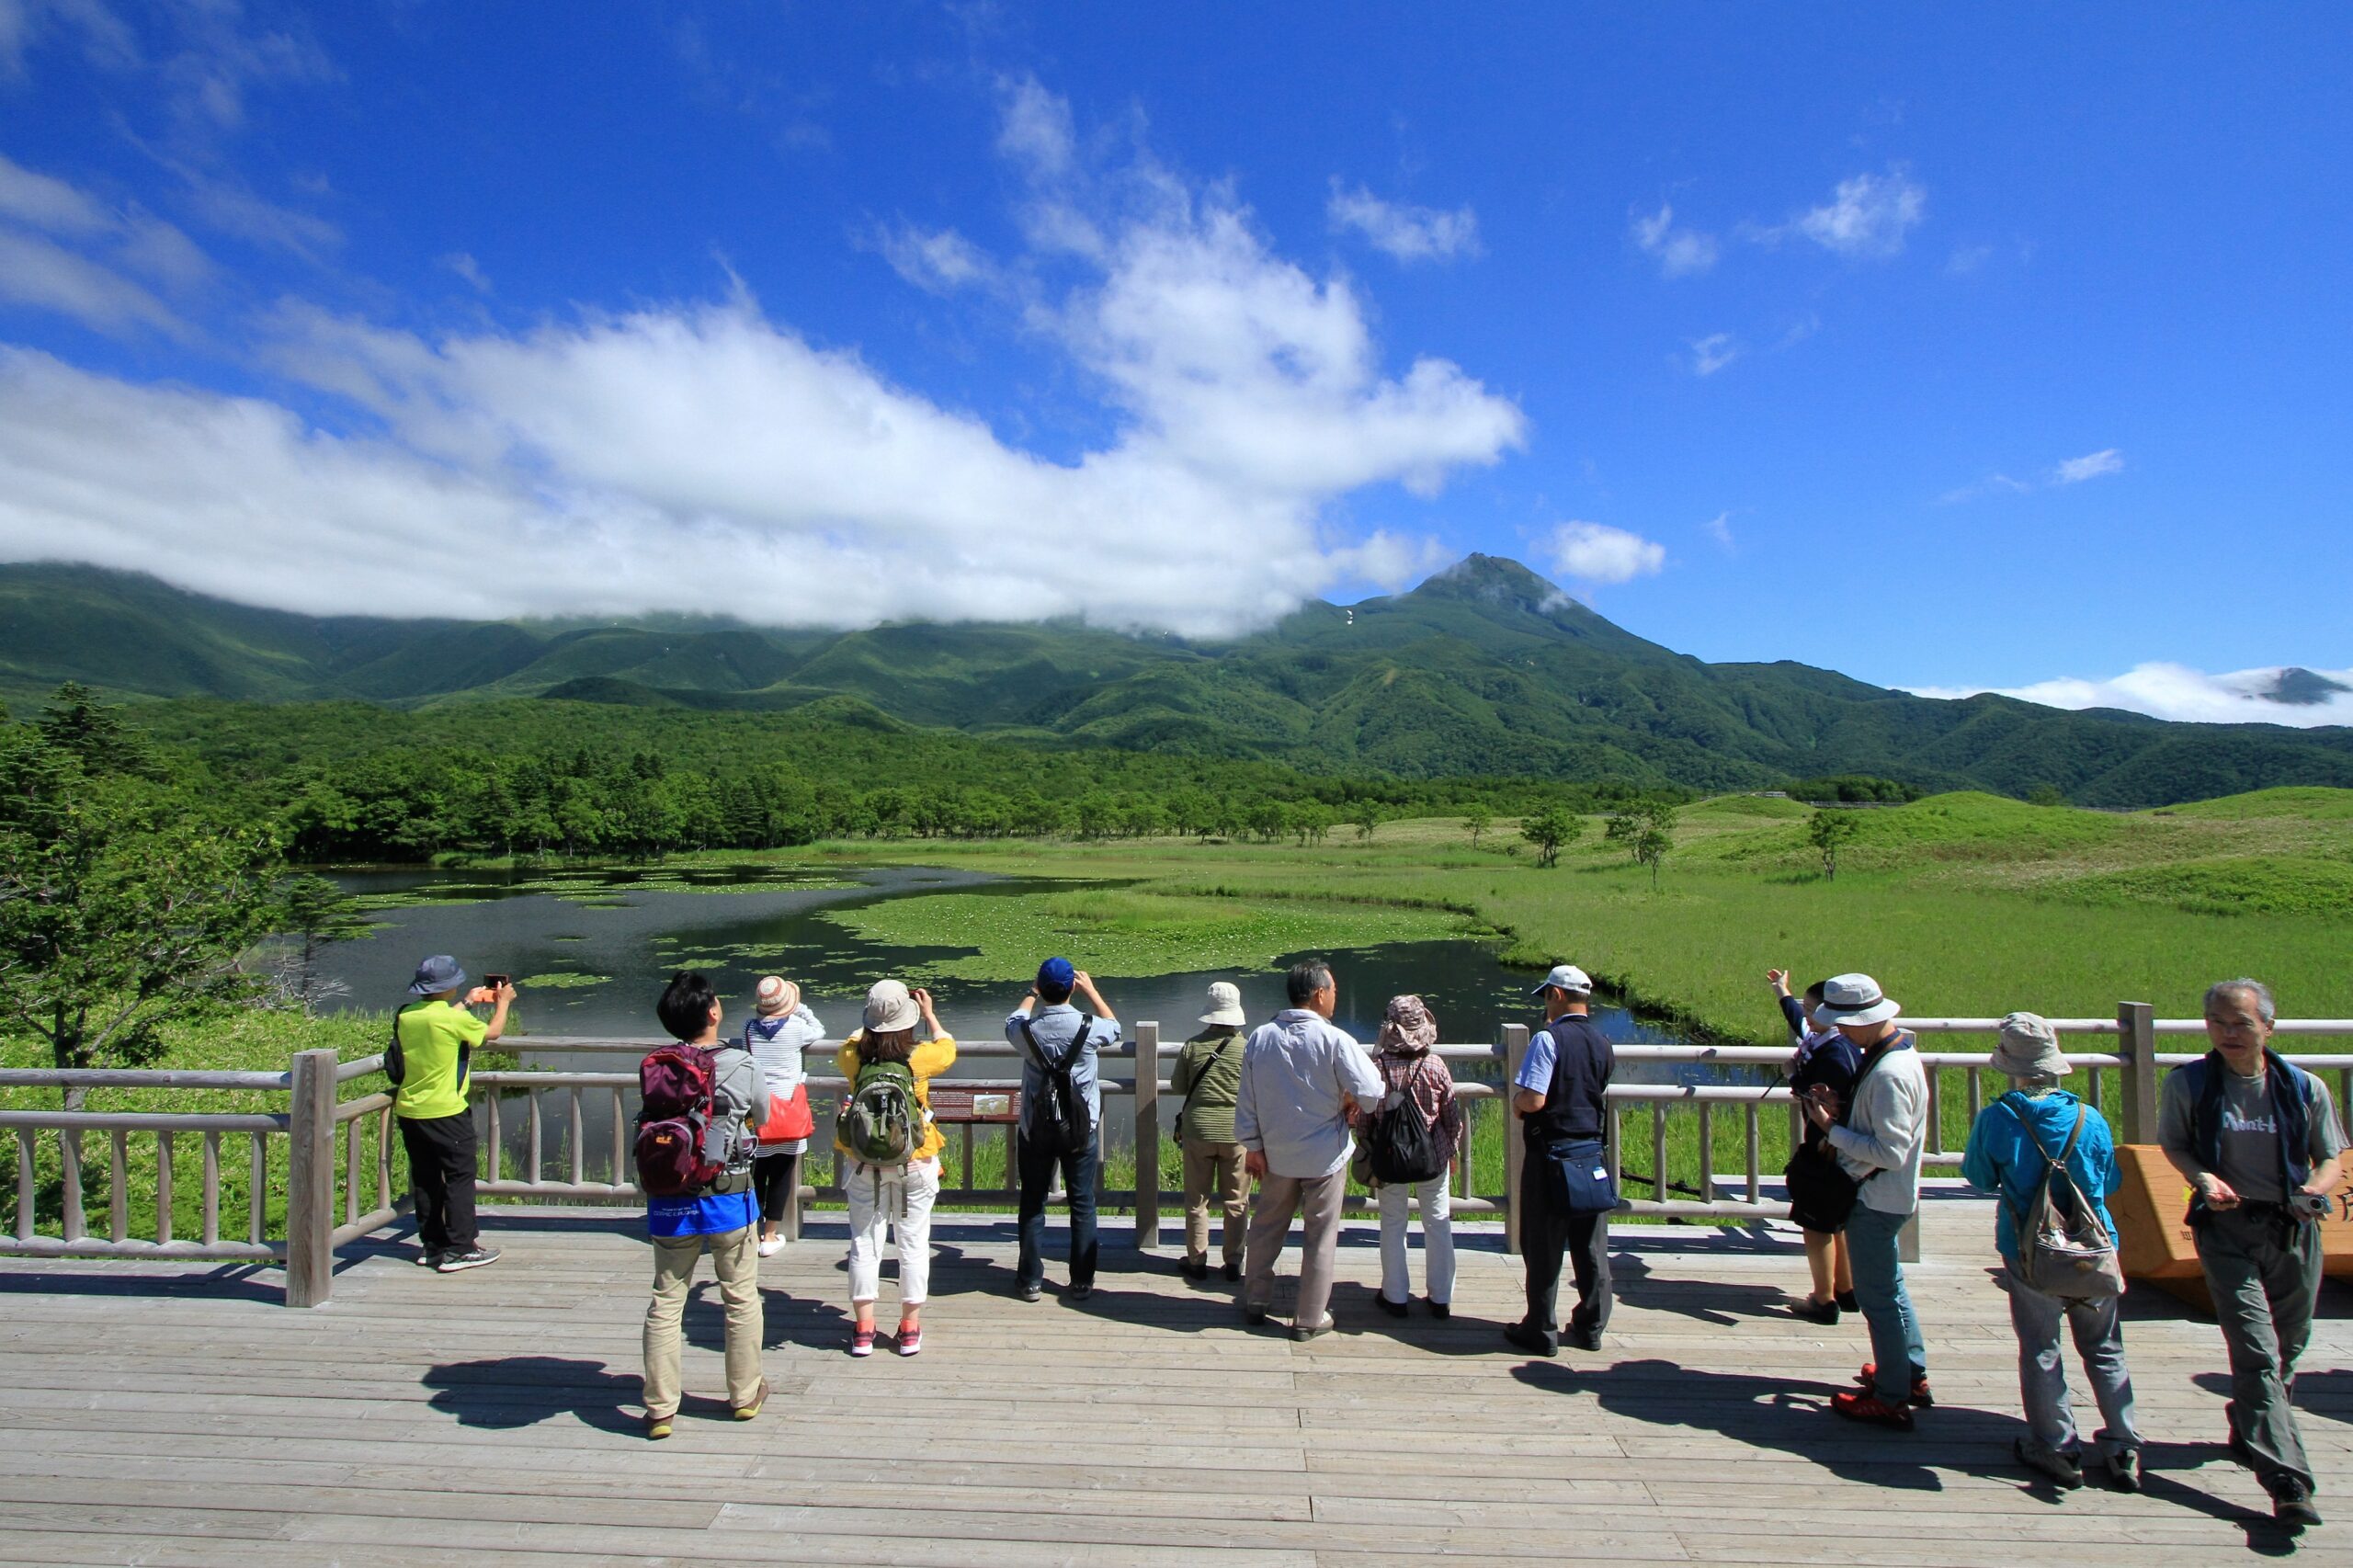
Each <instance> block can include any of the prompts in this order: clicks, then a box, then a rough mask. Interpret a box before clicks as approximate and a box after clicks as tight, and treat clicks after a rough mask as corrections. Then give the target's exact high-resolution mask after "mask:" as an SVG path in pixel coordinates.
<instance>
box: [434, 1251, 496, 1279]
mask: <svg viewBox="0 0 2353 1568" xmlns="http://www.w3.org/2000/svg"><path fill="white" fill-rule="evenodd" d="M497 1261H498V1249H497V1248H496V1247H468V1248H466V1250H465V1251H463V1252H445V1253H443V1254H442V1255H441V1261H440V1262H438V1263H437V1264H435V1265H434V1266H433V1267H435V1268H437V1269H438V1270H440V1271H441V1272H442V1273H444V1274H455V1273H457V1272H458V1271H459V1270H460V1269H461V1268H480V1267H482V1266H483V1265H484V1264H486V1263H496V1262H497Z"/></svg>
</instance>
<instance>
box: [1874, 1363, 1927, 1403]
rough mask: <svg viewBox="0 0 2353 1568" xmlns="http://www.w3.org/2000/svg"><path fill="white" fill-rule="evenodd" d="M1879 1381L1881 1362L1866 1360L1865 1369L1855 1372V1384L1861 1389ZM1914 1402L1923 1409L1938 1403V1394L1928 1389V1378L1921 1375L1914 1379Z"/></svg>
mask: <svg viewBox="0 0 2353 1568" xmlns="http://www.w3.org/2000/svg"><path fill="white" fill-rule="evenodd" d="M1878 1383H1879V1363H1878V1362H1876V1361H1866V1362H1864V1363H1863V1369H1862V1370H1861V1371H1859V1372H1857V1373H1856V1374H1855V1386H1856V1387H1857V1388H1860V1389H1869V1388H1873V1387H1876V1386H1877V1385H1878ZM1912 1403H1914V1404H1915V1405H1916V1406H1917V1407H1919V1408H1920V1409H1922V1410H1926V1409H1927V1408H1928V1407H1929V1406H1930V1405H1932V1404H1934V1403H1937V1396H1936V1395H1935V1394H1934V1393H1932V1392H1929V1390H1928V1380H1927V1378H1925V1377H1919V1378H1915V1379H1913V1380H1912Z"/></svg>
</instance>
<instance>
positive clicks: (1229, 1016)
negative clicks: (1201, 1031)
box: [1201, 980, 1250, 1024]
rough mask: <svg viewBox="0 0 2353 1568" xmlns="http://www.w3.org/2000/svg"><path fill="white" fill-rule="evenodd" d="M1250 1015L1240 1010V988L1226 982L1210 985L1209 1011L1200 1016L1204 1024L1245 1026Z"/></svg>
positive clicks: (1218, 981) (1212, 982)
mask: <svg viewBox="0 0 2353 1568" xmlns="http://www.w3.org/2000/svg"><path fill="white" fill-rule="evenodd" d="M1249 1021H1250V1015H1249V1014H1247V1013H1245V1012H1244V1011H1243V1010H1242V987H1240V986H1238V985H1236V984H1234V983H1233V982H1232V981H1228V980H1216V981H1211V983H1210V1010H1209V1011H1208V1012H1206V1013H1203V1014H1202V1015H1201V1022H1203V1023H1205V1024H1246V1023H1248V1022H1249Z"/></svg>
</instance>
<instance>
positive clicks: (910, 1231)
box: [842, 1158, 939, 1310]
mask: <svg viewBox="0 0 2353 1568" xmlns="http://www.w3.org/2000/svg"><path fill="white" fill-rule="evenodd" d="M877 1176H880V1177H881V1182H880V1184H879V1185H880V1187H881V1191H880V1193H879V1195H878V1193H877V1191H876V1187H877V1186H878V1183H877V1182H876V1179H875V1178H876V1177H877ZM842 1187H843V1190H844V1193H845V1195H846V1196H847V1198H848V1199H849V1299H850V1301H851V1304H853V1305H857V1304H859V1303H862V1302H866V1301H872V1300H874V1298H875V1296H876V1295H877V1294H878V1293H880V1291H881V1286H882V1227H883V1226H884V1225H886V1224H887V1225H889V1226H890V1227H891V1229H892V1233H893V1235H894V1239H895V1240H896V1241H897V1242H898V1244H899V1305H900V1307H901V1309H902V1310H904V1309H905V1308H907V1307H919V1306H921V1305H923V1302H924V1297H925V1296H926V1294H927V1293H928V1291H929V1290H930V1287H931V1205H932V1200H933V1199H936V1198H938V1196H939V1161H938V1159H936V1158H935V1159H929V1160H916V1161H914V1162H913V1163H911V1164H909V1165H905V1166H904V1167H902V1166H898V1165H858V1164H857V1163H855V1162H853V1163H852V1164H851V1165H850V1166H849V1169H848V1170H847V1173H845V1175H844V1176H843V1180H842Z"/></svg>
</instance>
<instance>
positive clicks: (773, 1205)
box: [752, 1151, 801, 1242]
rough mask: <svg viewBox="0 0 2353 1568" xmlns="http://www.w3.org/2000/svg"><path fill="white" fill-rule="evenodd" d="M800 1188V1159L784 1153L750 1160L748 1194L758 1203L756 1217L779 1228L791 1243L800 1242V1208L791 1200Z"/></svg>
mask: <svg viewBox="0 0 2353 1568" xmlns="http://www.w3.org/2000/svg"><path fill="white" fill-rule="evenodd" d="M800 1185H801V1156H800V1155H799V1154H798V1153H791V1152H790V1151H787V1152H785V1153H775V1154H760V1155H756V1156H755V1157H754V1158H753V1160H752V1192H753V1194H754V1196H755V1197H756V1198H757V1199H758V1200H759V1205H760V1218H761V1219H763V1220H765V1221H767V1222H768V1223H769V1224H771V1225H780V1226H782V1227H783V1234H784V1235H785V1236H786V1237H787V1238H788V1239H789V1240H791V1241H796V1242H797V1241H799V1240H800V1239H801V1216H800V1208H799V1206H798V1205H797V1204H795V1203H794V1202H793V1201H792V1196H793V1189H794V1188H795V1187H799V1186H800Z"/></svg>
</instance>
